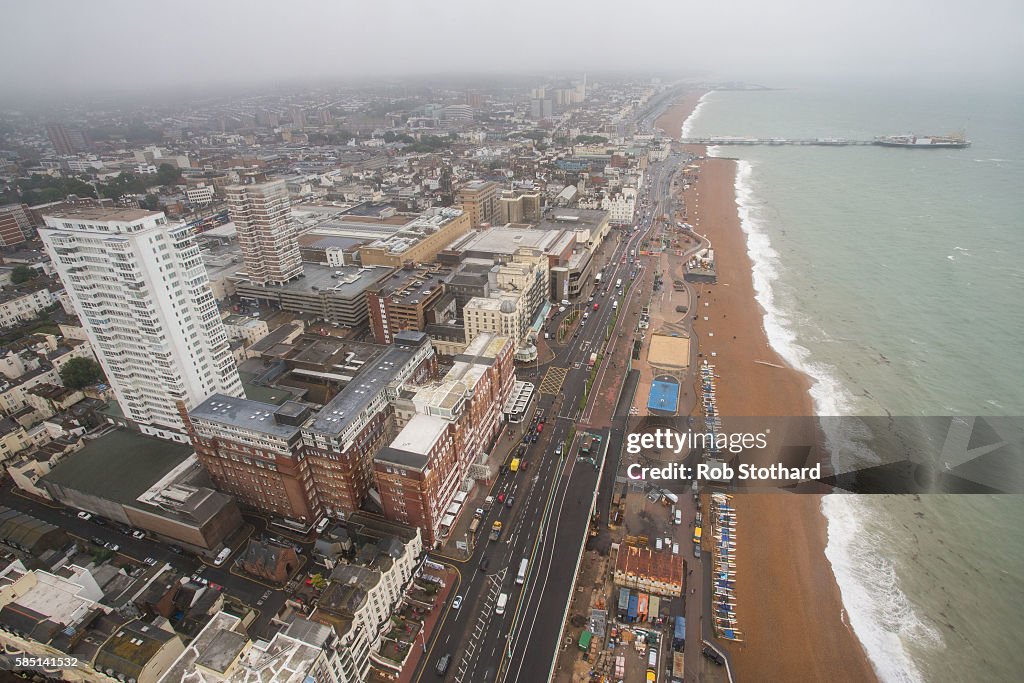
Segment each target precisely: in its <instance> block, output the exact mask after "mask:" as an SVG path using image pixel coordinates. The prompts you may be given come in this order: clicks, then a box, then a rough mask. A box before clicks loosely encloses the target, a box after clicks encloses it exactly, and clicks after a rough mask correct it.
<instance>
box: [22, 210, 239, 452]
mask: <svg viewBox="0 0 1024 683" xmlns="http://www.w3.org/2000/svg"><path fill="white" fill-rule="evenodd" d="M44 221H45V223H46V227H44V228H41V229H40V230H39V235H40V237H41V238H42V240H43V244H44V245H45V247H46V250H47V252H48V254H49V255H50V258H51V259H52V261H53V263H54V264H55V266H56V268H57V272H58V274H59V275H60V278H61V281H62V282H63V283H64V286H65V288H66V289H67V292H68V294H69V295H70V297H71V300H72V303H73V304H74V308H75V312H76V313H77V314H78V317H79V318H80V319H81V321H82V324H83V326H84V327H85V329H86V333H87V335H88V338H89V342H90V344H91V345H92V348H93V351H94V352H95V354H96V357H97V359H98V360H99V361H100V364H101V365H102V366H103V369H104V371H105V372H106V375H107V379H108V380H109V382H110V385H111V387H112V388H113V390H114V394H115V396H116V397H117V400H118V403H119V404H120V406H121V409H122V410H123V411H124V414H125V417H127V418H129V419H131V420H133V421H134V422H136V423H137V424H138V425H139V426H140V428H142V431H143V432H144V433H146V434H151V435H154V436H159V437H162V438H170V439H174V440H176V441H187V436H185V434H184V433H183V432H184V425H183V424H182V421H181V418H180V416H179V413H178V410H177V406H176V402H178V401H181V402H183V403H184V404H185V407H186V408H193V407H195V406H196V405H198V404H199V403H201V402H202V401H203V400H204V399H205V398H206V397H207V396H210V395H211V394H215V393H223V394H228V395H231V396H242V383H241V380H240V378H239V376H238V370H237V368H236V367H235V362H234V359H233V358H232V356H231V349H230V348H229V345H228V338H227V334H226V333H225V332H224V325H223V324H222V323H221V319H220V314H219V312H218V310H217V304H216V302H215V300H214V298H213V293H212V292H211V291H210V284H209V280H208V279H207V276H206V269H205V267H204V266H203V260H202V257H201V256H200V254H199V246H198V245H197V244H196V240H195V237H194V235H193V234H192V231H191V229H190V228H188V227H186V226H185V225H184V224H181V223H171V222H168V221H167V218H166V217H165V216H164V214H163V212H162V211H145V210H141V209H100V208H79V209H71V210H67V211H63V212H61V213H57V214H53V215H48V216H44Z"/></svg>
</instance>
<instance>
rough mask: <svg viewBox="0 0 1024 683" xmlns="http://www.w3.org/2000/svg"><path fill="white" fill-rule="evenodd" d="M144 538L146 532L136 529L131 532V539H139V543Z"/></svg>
mask: <svg viewBox="0 0 1024 683" xmlns="http://www.w3.org/2000/svg"><path fill="white" fill-rule="evenodd" d="M145 537H146V532H145V531H139V530H138V529H136V530H135V531H133V532H132V538H137V539H139V540H140V541H141V540H142V539H144V538H145Z"/></svg>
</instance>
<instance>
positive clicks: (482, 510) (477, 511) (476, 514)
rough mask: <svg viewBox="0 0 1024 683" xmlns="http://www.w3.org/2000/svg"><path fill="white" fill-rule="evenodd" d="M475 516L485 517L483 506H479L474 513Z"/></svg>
mask: <svg viewBox="0 0 1024 683" xmlns="http://www.w3.org/2000/svg"><path fill="white" fill-rule="evenodd" d="M473 516H474V517H477V518H478V519H480V518H483V516H484V509H483V508H477V509H476V512H474V513H473Z"/></svg>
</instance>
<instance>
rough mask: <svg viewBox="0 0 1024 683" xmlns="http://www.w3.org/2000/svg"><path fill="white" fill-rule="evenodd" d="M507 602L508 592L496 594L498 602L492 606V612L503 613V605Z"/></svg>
mask: <svg viewBox="0 0 1024 683" xmlns="http://www.w3.org/2000/svg"><path fill="white" fill-rule="evenodd" d="M507 604H508V593H502V594H501V595H499V596H498V604H497V606H496V607H495V608H494V613H495V614H504V613H505V605H507Z"/></svg>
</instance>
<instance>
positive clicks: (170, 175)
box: [156, 164, 181, 185]
mask: <svg viewBox="0 0 1024 683" xmlns="http://www.w3.org/2000/svg"><path fill="white" fill-rule="evenodd" d="M156 179H157V182H159V183H160V184H161V185H174V184H175V183H177V182H178V181H179V180H181V169H180V168H177V167H175V166H171V165H170V164H160V167H159V168H158V169H157V170H156Z"/></svg>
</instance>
